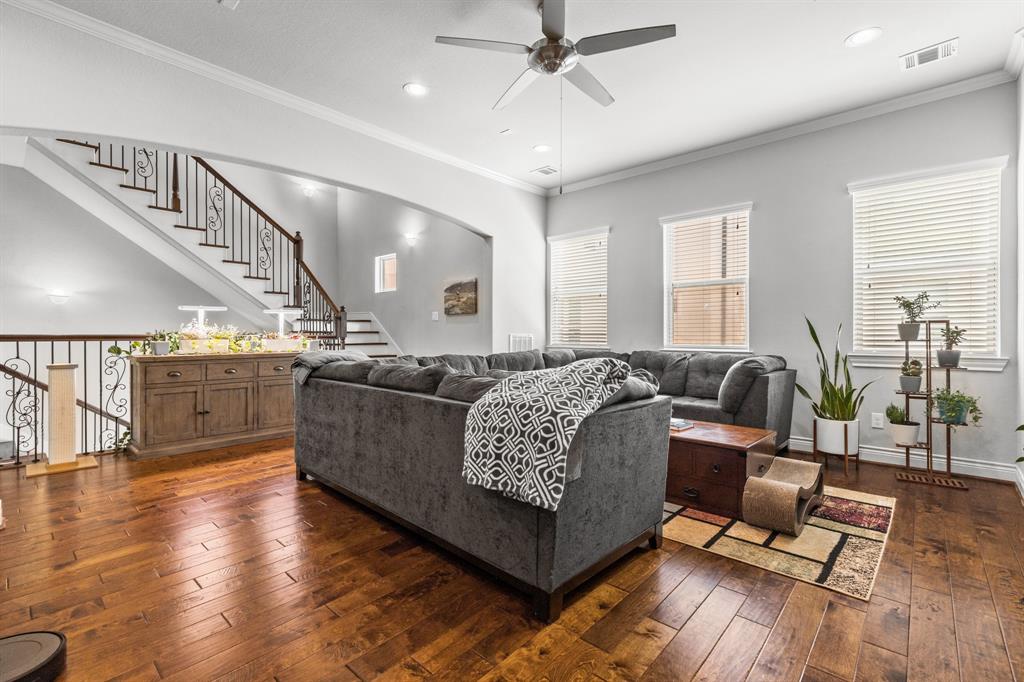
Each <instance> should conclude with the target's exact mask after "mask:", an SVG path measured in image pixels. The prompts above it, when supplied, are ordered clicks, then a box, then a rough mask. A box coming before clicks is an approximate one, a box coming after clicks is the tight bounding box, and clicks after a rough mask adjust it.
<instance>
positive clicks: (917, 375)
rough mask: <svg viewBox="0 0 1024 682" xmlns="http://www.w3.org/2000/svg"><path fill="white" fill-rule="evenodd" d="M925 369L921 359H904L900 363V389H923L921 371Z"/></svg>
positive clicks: (913, 391) (909, 391)
mask: <svg viewBox="0 0 1024 682" xmlns="http://www.w3.org/2000/svg"><path fill="white" fill-rule="evenodd" d="M923 371H924V368H923V366H922V365H921V361H920V360H914V359H910V360H904V361H903V364H902V365H900V390H901V391H903V392H904V393H917V392H918V391H920V390H921V373H922V372H923Z"/></svg>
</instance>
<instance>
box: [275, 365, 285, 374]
mask: <svg viewBox="0 0 1024 682" xmlns="http://www.w3.org/2000/svg"><path fill="white" fill-rule="evenodd" d="M274 371H275V372H283V371H284V366H283V365H276V366H275V367H274Z"/></svg>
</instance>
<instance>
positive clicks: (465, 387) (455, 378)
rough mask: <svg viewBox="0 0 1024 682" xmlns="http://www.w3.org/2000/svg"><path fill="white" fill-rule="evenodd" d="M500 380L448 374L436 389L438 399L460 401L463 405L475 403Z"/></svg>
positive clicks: (471, 375)
mask: <svg viewBox="0 0 1024 682" xmlns="http://www.w3.org/2000/svg"><path fill="white" fill-rule="evenodd" d="M499 381H500V379H495V378H494V377H487V376H476V375H474V374H461V373H460V374H449V375H448V376H446V377H445V378H444V379H442V380H441V383H440V384H439V385H438V387H437V393H436V395H437V397H438V398H448V399H449V400H461V401H462V402H465V403H475V402H476V401H477V400H480V398H482V397H483V395H484V394H485V393H487V391H489V390H491V389H492V388H494V387H495V386H496V385H497V384H498V382H499Z"/></svg>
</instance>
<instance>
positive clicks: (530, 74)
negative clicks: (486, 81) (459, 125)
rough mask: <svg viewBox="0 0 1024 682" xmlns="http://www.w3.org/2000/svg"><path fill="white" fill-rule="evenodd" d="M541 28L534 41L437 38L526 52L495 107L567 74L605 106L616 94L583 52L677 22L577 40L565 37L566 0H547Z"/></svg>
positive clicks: (661, 32) (646, 38)
mask: <svg viewBox="0 0 1024 682" xmlns="http://www.w3.org/2000/svg"><path fill="white" fill-rule="evenodd" d="M539 9H540V12H541V31H542V32H543V34H544V37H543V38H541V39H540V40H538V41H537V42H535V43H534V44H533V45H523V44H520V43H506V42H501V41H496V40H478V39H476V38H455V37H451V36H437V38H436V39H435V40H436V42H438V43H442V44H445V45H455V46H458V47H472V48H477V49H480V50H491V51H496V52H509V53H511V54H520V55H525V56H526V65H527V67H528V68H527V69H526V70H525V71H523V72H522V73H521V74H520V75H519V77H518V78H516V80H515V81H513V82H512V85H510V86H509V87H508V89H507V90H505V92H504V94H502V96H501V97H500V98H498V101H497V102H495V103H494V107H493V108H494V109H502V108H504V107H505V106H507V105H508V104H509V102H511V101H512V100H513V99H515V98H516V97H518V96H519V95H520V94H521V93H522V92H523V91H524V90H526V88H527V87H529V86H530V84H531V83H533V81H535V80H536V79H537V77H538V76H541V75H544V76H565V79H566V80H568V81H569V82H570V83H572V84H573V85H574V86H576V87H577V88H579V90H581V91H582V92H583V93H584V94H585V95H587V96H588V97H590V98H591V99H593V100H594V101H595V102H597V103H598V104H600V105H602V106H608V105H610V104H611V103H612V102H614V101H615V98H614V97H612V96H611V94H610V93H609V92H608V91H607V90H605V88H604V86H603V85H601V83H600V81H598V80H597V78H595V77H594V76H593V74H591V73H590V72H589V71H587V69H586V68H584V66H583V64H581V63H580V57H581V56H587V55H592V54H600V53H602V52H611V51H613V50H621V49H624V48H627V47H634V46H636V45H643V44H644V43H652V42H654V41H657V40H664V39H666V38H672V37H674V36H675V35H676V26H675V24H666V25H664V26H648V27H646V28H636V29H631V30H628V31H616V32H614V33H602V34H600V35H595V36H588V37H586V38H582V39H580V40H579V41H577V42H575V43H574V42H573V41H571V40H569V39H568V38H566V37H565V0H546V1H545V2H543V3H541V5H540V7H539Z"/></svg>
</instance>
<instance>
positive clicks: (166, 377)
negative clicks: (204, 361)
mask: <svg viewBox="0 0 1024 682" xmlns="http://www.w3.org/2000/svg"><path fill="white" fill-rule="evenodd" d="M202 380H203V367H202V365H200V364H197V363H193V364H187V365H186V364H181V365H165V364H163V363H158V364H153V365H148V366H147V367H146V383H147V384H184V383H188V382H196V381H202Z"/></svg>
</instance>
